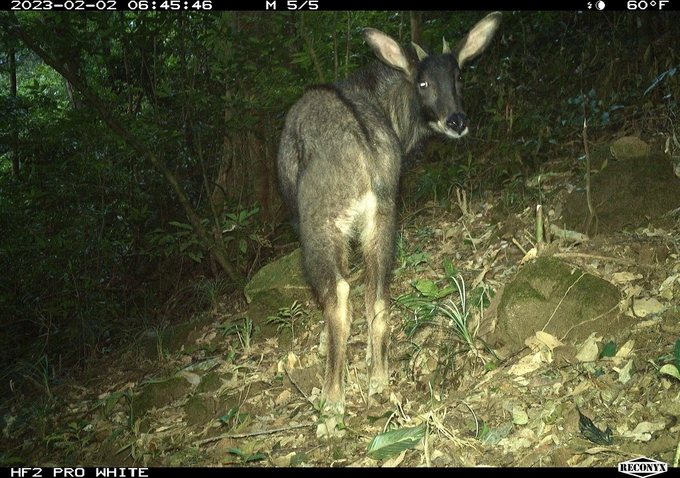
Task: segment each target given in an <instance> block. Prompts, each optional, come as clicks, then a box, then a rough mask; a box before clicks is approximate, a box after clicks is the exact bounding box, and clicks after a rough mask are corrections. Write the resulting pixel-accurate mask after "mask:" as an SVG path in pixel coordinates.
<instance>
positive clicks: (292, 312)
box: [265, 300, 309, 340]
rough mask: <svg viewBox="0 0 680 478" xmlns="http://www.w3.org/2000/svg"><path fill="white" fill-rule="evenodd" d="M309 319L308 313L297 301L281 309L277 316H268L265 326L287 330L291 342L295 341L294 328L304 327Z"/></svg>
mask: <svg viewBox="0 0 680 478" xmlns="http://www.w3.org/2000/svg"><path fill="white" fill-rule="evenodd" d="M308 319H309V311H308V310H307V309H305V308H304V307H303V306H302V304H300V302H298V301H297V300H296V301H294V302H293V304H292V305H291V306H290V307H281V308H280V309H279V313H278V314H277V315H270V316H269V317H267V319H266V320H265V324H268V325H276V330H277V331H279V332H281V331H282V330H289V331H290V335H291V337H292V339H293V340H295V328H296V327H299V326H304V325H306V323H307V321H308Z"/></svg>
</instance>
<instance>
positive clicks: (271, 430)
mask: <svg viewBox="0 0 680 478" xmlns="http://www.w3.org/2000/svg"><path fill="white" fill-rule="evenodd" d="M606 146H607V150H608V145H606ZM611 154H612V155H613V156H612V157H607V158H605V159H606V162H605V161H600V162H599V164H596V165H594V166H593V168H594V169H597V170H598V171H599V173H598V174H597V175H595V176H594V178H593V181H592V185H591V187H592V189H593V198H594V199H593V203H594V205H595V210H596V212H597V218H596V219H594V220H593V222H592V223H591V224H592V225H591V229H590V235H589V236H579V235H575V236H566V235H565V236H563V237H558V233H557V232H555V234H553V236H552V239H551V241H552V242H551V243H549V244H544V245H543V246H540V245H538V244H537V241H536V232H535V231H536V203H535V202H533V200H529V199H527V198H523V201H524V206H523V208H522V209H521V210H519V211H516V212H509V211H511V209H509V208H508V207H507V205H508V203H509V202H511V201H510V199H509V197H510V194H511V193H510V192H508V191H507V190H505V191H503V190H499V191H495V192H489V193H488V194H486V195H484V196H483V197H478V196H470V197H466V196H465V195H463V194H461V193H460V192H458V194H456V193H455V189H449V190H448V191H447V194H446V195H447V197H450V198H451V200H450V201H441V200H438V201H434V200H433V201H430V202H428V203H426V204H420V205H419V208H418V210H417V211H413V210H404V211H403V213H402V219H401V222H400V241H399V247H398V259H397V264H396V270H395V277H394V281H393V285H392V297H393V308H392V323H391V325H392V331H391V334H392V335H391V336H392V349H391V353H390V357H391V363H390V365H391V384H390V387H389V389H387V390H386V391H385V392H384V393H383V394H382V395H381V396H379V397H377V400H373V401H369V400H368V399H367V397H366V391H367V386H366V375H367V368H366V363H365V350H366V321H365V319H364V318H362V317H361V315H362V314H361V312H362V311H363V302H362V300H363V294H362V293H361V292H362V286H361V283H362V280H361V279H362V270H361V264H360V263H357V264H356V265H355V266H354V267H353V272H354V281H353V293H352V302H353V310H354V321H353V324H352V334H351V337H350V340H349V350H348V360H347V369H346V372H347V373H346V399H347V406H346V416H345V421H344V427H343V428H342V429H341V430H339V431H338V433H337V435H338V436H335V437H333V438H324V437H318V436H317V429H318V424H319V420H320V418H321V417H320V415H319V412H318V408H319V396H320V387H321V384H322V381H323V379H322V377H323V371H324V357H322V356H320V354H319V351H318V345H319V336H320V333H321V329H322V323H321V322H320V320H319V318H320V312H319V310H318V308H317V306H316V305H315V303H314V302H313V301H312V300H306V301H305V300H302V301H300V302H299V303H297V304H294V305H292V306H290V304H285V303H284V304H281V310H280V312H279V314H278V315H276V314H275V315H274V318H273V319H271V320H270V321H268V322H267V323H268V324H269V325H270V326H273V327H274V329H275V330H276V331H277V332H278V333H274V334H265V333H263V332H262V330H263V329H264V327H262V328H259V327H258V326H257V324H256V325H255V326H254V327H251V326H250V325H252V323H253V322H252V320H250V319H248V308H249V306H248V304H246V301H245V300H244V299H243V298H242V294H239V295H232V296H230V297H226V298H224V301H222V302H220V303H219V304H216V305H215V307H213V309H212V310H210V311H209V312H206V313H203V314H201V315H200V316H198V317H195V318H194V320H192V321H191V322H190V323H188V324H183V325H182V326H180V327H175V328H173V329H172V330H170V329H169V330H168V331H166V333H164V334H157V335H153V334H151V333H149V334H148V335H147V336H145V337H142V338H140V340H139V341H138V342H136V343H135V344H131V345H130V346H129V347H128V348H126V349H125V350H120V351H117V352H112V353H111V354H109V355H107V356H105V357H102V358H101V359H99V360H97V361H95V362H93V363H91V364H90V365H89V366H88V367H87V369H86V370H85V372H83V373H82V374H80V375H78V376H73V377H71V378H69V379H68V380H67V381H65V382H64V383H62V384H60V385H59V386H52V387H50V388H49V389H48V390H49V395H48V394H45V395H44V396H43V397H41V398H40V399H39V400H38V399H34V398H32V397H21V399H19V398H17V400H16V401H14V402H12V403H11V404H5V405H4V409H3V421H2V422H1V423H0V424H1V425H2V428H3V436H2V439H1V441H0V447H1V448H3V449H5V450H6V452H5V455H4V464H5V465H10V466H60V467H61V466H110V467H114V466H115V467H122V466H125V467H128V466H149V467H156V466H161V467H167V466H187V467H189V466H191V467H196V466H199V467H200V466H209V467H213V466H218V467H219V466H281V467H289V466H300V467H305V466H330V467H342V466H492V467H505V466H537V467H543V466H579V467H583V466H601V467H615V466H616V465H617V464H618V463H619V462H622V461H626V460H630V459H635V458H639V457H648V458H651V459H656V460H660V461H664V462H666V463H669V464H670V463H672V462H673V459H674V456H675V454H676V449H677V447H678V443H679V439H678V437H679V436H680V423H679V422H678V417H680V380H678V378H675V377H673V376H672V368H673V367H677V365H678V362H680V351H679V348H680V345H678V344H679V343H678V339H680V306H679V305H678V303H679V302H680V301H679V300H678V297H680V212H679V210H678V208H679V207H680V194H679V193H678V191H680V180H679V179H678V177H676V176H675V175H674V174H673V164H672V162H671V160H670V158H668V157H667V156H665V155H663V154H660V153H659V154H656V153H652V154H651V155H647V156H645V157H643V158H640V157H637V158H636V157H633V158H626V157H618V156H619V155H617V153H616V151H614V150H612V153H611ZM605 156H607V155H606V154H605ZM621 156H623V155H621ZM617 158H618V159H617ZM650 158H652V159H650ZM554 166H555V167H554V168H552V170H551V174H544V175H542V176H541V177H538V176H537V177H536V178H532V179H527V180H526V189H525V191H526V190H529V189H531V188H533V191H535V193H536V194H535V197H536V198H539V197H540V198H543V199H544V200H545V202H543V203H542V206H543V211H544V215H545V218H546V220H549V221H550V223H551V224H553V225H559V228H558V229H555V230H554V231H558V230H559V231H574V230H579V231H583V228H582V224H584V223H585V222H586V221H587V215H588V209H587V202H586V201H585V195H584V194H583V187H582V186H583V182H582V180H583V177H582V174H581V175H579V174H578V173H577V172H576V171H571V170H570V169H569V167H566V168H565V167H563V166H564V165H563V164H562V165H559V164H557V163H556V164H555V165H554ZM557 171H563V172H561V173H557ZM608 171H609V172H608ZM422 174H423V169H422V167H421V168H415V169H414V170H413V171H411V172H409V173H408V178H410V179H412V178H417V177H418V175H422ZM532 181H533V182H532ZM546 198H547V199H546ZM530 203H531V204H530ZM580 225H581V226H580ZM595 227H597V231H596V234H593V231H595ZM591 236H592V237H591ZM536 257H552V258H556V259H558V260H559V261H560V262H563V263H565V264H567V265H568V266H570V267H572V268H574V269H578V270H581V271H585V272H586V273H587V274H590V275H592V276H595V277H597V278H599V279H602V280H605V281H607V282H609V283H610V284H613V286H614V287H615V289H616V291H617V293H618V297H619V299H618V300H619V302H618V305H617V307H616V311H615V312H616V313H615V324H618V325H613V326H610V327H609V329H608V330H607V331H606V333H603V332H602V331H597V330H595V329H593V331H590V332H589V333H585V332H584V333H582V334H581V335H580V336H578V337H576V338H572V337H570V336H568V335H565V336H564V337H555V336H553V335H551V334H549V333H546V332H545V331H544V330H539V329H536V330H534V331H533V332H532V333H531V334H530V335H527V336H526V337H525V338H524V340H523V343H519V344H514V345H513V344H512V343H511V341H510V340H509V339H504V337H503V336H502V335H499V334H498V333H497V332H495V329H497V327H496V326H497V325H498V324H497V322H498V321H499V320H501V317H502V314H500V312H498V309H499V307H500V308H502V307H503V304H499V301H498V300H496V301H494V299H493V297H500V296H501V294H502V292H503V290H504V289H505V288H506V286H507V285H508V284H509V283H511V282H512V281H513V280H514V279H515V278H516V276H517V275H518V273H519V272H520V271H521V270H522V269H523V268H525V267H527V264H530V263H532V262H533V261H535V258H536ZM454 271H455V272H454ZM452 277H456V278H460V280H462V281H463V282H464V283H465V284H466V290H467V292H468V293H469V296H468V297H467V299H468V305H467V306H466V307H463V306H462V304H461V302H460V297H461V293H460V284H459V287H458V288H457V289H456V288H455V287H453V285H454V283H453V280H452ZM428 287H429V289H427V290H426V288H428ZM473 291H475V292H474V293H473ZM473 297H476V298H477V302H476V303H477V304H478V303H479V300H480V299H483V298H486V299H487V302H486V303H485V305H488V307H486V308H481V309H480V308H479V307H476V306H475V303H474V302H475V301H473V299H472V298H473ZM409 298H410V299H414V300H415V299H419V300H420V299H430V300H431V301H432V302H433V303H434V302H436V301H441V300H447V301H449V300H451V301H453V302H452V303H455V304H457V306H458V307H461V308H463V309H465V310H469V317H468V320H469V322H468V328H469V329H470V330H471V332H472V335H473V340H472V341H471V342H467V343H466V342H465V341H464V340H463V339H461V337H460V334H459V333H458V331H457V329H455V328H453V326H452V325H451V320H450V319H448V318H446V317H444V316H441V315H439V316H436V317H433V318H432V320H429V321H424V322H419V321H418V318H417V317H415V315H417V314H416V312H415V309H414V308H413V307H411V308H409V304H412V303H409V302H408V300H407V299H409ZM488 299H490V301H489V300H488ZM505 300H506V301H507V296H506V299H505ZM541 300H542V299H541ZM489 302H490V304H489ZM501 302H502V301H501ZM437 303H438V304H441V303H442V302H437ZM286 306H290V307H286ZM553 313H554V311H553ZM414 317H415V318H414ZM586 332H587V331H586ZM674 354H675V355H674ZM665 366H666V367H665ZM669 371H670V372H671V373H669ZM676 372H677V370H676ZM29 403H31V404H32V405H28V404H29ZM41 411H42V412H41ZM581 414H582V415H581ZM586 417H587V418H586ZM389 430H401V433H402V435H401V436H400V437H395V436H394V434H393V433H392V434H389V433H388V434H385V435H383V433H386V432H387V431H389ZM376 437H379V438H378V439H377V440H376ZM388 445H389V446H388ZM390 447H392V448H390ZM676 459H677V458H676Z"/></svg>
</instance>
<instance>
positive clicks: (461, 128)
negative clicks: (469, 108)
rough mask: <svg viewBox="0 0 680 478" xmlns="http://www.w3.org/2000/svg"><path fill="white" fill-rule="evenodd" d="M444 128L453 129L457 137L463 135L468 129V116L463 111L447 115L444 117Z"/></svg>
mask: <svg viewBox="0 0 680 478" xmlns="http://www.w3.org/2000/svg"><path fill="white" fill-rule="evenodd" d="M446 128H447V129H448V130H451V131H453V132H454V133H455V134H456V135H457V137H460V136H464V135H465V134H466V133H467V129H468V118H467V116H465V113H453V114H452V115H451V116H449V117H448V118H447V119H446ZM449 136H451V135H450V134H449Z"/></svg>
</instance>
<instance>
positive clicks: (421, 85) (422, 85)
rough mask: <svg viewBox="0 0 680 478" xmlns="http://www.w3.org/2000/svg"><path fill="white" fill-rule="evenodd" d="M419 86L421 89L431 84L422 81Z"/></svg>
mask: <svg viewBox="0 0 680 478" xmlns="http://www.w3.org/2000/svg"><path fill="white" fill-rule="evenodd" d="M418 86H419V87H420V88H427V87H428V86H429V84H428V83H427V81H421V82H420V83H418Z"/></svg>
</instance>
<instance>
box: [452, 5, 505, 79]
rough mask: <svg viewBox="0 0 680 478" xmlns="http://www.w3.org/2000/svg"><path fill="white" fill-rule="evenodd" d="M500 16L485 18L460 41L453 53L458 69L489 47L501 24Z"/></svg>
mask: <svg viewBox="0 0 680 478" xmlns="http://www.w3.org/2000/svg"><path fill="white" fill-rule="evenodd" d="M501 16H502V15H501V13H500V12H494V13H491V14H489V15H487V16H485V17H484V18H482V19H481V20H480V21H479V22H478V23H477V24H476V25H475V26H474V27H472V30H470V32H469V33H468V34H467V35H466V36H465V38H463V39H462V40H461V42H460V43H459V44H458V46H457V47H456V49H455V50H454V52H453V54H454V55H455V57H456V60H458V66H459V67H461V68H462V67H463V65H464V64H465V63H467V62H468V61H470V60H472V59H474V58H475V57H477V56H478V55H480V54H481V53H482V52H483V51H484V50H485V49H486V47H487V46H489V43H491V39H492V38H493V35H494V33H496V30H497V29H498V25H500V23H501Z"/></svg>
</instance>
